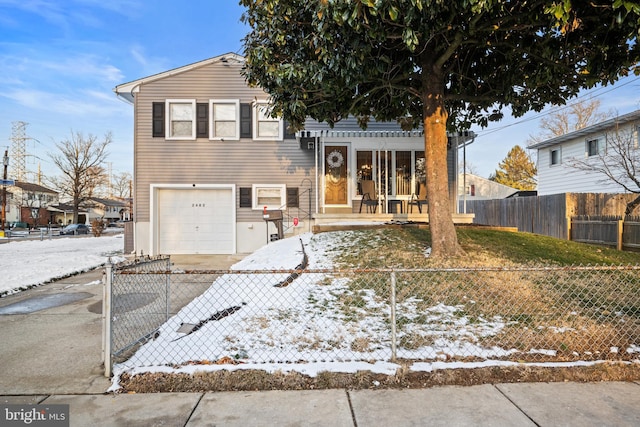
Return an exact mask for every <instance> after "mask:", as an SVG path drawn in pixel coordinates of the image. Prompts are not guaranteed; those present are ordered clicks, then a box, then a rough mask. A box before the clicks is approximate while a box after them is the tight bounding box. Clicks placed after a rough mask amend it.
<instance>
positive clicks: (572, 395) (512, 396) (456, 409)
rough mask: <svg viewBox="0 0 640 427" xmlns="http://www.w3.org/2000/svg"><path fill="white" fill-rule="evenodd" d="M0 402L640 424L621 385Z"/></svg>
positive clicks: (118, 409)
mask: <svg viewBox="0 0 640 427" xmlns="http://www.w3.org/2000/svg"><path fill="white" fill-rule="evenodd" d="M0 403H16V404H18V403H19V404H34V403H41V404H44V405H52V404H68V405H69V409H70V414H69V419H70V425H71V426H90V425H96V426H213V425H215V426H242V427H246V426H358V427H363V426H447V427H449V426H580V427H584V426H638V425H640V384H637V383H619V382H609V383H606V382H603V383H584V384H578V383H527V384H497V385H481V386H472V387H453V386H451V387H438V388H430V389H421V390H375V391H374V390H360V391H345V390H314V391H247V392H217V393H156V394H130V395H104V394H102V395H100V394H81V395H77V394H76V395H51V396H44V395H36V396H1V397H0ZM1 416H2V415H1V414H0V419H1ZM0 424H1V423H0Z"/></svg>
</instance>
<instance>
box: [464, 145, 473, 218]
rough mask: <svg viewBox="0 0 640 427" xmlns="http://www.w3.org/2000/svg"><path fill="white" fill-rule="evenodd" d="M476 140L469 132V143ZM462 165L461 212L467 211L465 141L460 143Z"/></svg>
mask: <svg viewBox="0 0 640 427" xmlns="http://www.w3.org/2000/svg"><path fill="white" fill-rule="evenodd" d="M475 140H476V133H475V132H471V142H469V144H473V141H475ZM462 165H463V168H464V170H463V171H462V172H463V173H462V206H463V208H462V211H463V213H465V214H466V213H467V141H465V142H464V144H462Z"/></svg>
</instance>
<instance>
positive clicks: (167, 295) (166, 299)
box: [165, 256, 171, 322]
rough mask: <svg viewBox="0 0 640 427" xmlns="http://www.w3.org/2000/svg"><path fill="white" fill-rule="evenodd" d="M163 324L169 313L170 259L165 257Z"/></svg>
mask: <svg viewBox="0 0 640 427" xmlns="http://www.w3.org/2000/svg"><path fill="white" fill-rule="evenodd" d="M165 276H166V278H165V304H166V310H165V322H166V321H167V320H169V313H170V311H171V257H170V256H167V265H166V267H165Z"/></svg>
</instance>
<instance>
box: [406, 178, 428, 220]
mask: <svg viewBox="0 0 640 427" xmlns="http://www.w3.org/2000/svg"><path fill="white" fill-rule="evenodd" d="M419 186H420V188H419V190H418V196H416V195H415V193H414V194H412V195H411V198H410V199H409V202H408V203H407V205H408V210H409V212H411V213H413V207H414V206H417V207H418V212H420V213H422V206H423V205H427V204H428V202H427V186H426V185H424V184H419Z"/></svg>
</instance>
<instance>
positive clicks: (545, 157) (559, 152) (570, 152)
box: [528, 110, 640, 196]
mask: <svg viewBox="0 0 640 427" xmlns="http://www.w3.org/2000/svg"><path fill="white" fill-rule="evenodd" d="M639 124H640V110H636V111H634V112H632V113H628V114H625V115H622V116H619V117H616V118H613V119H610V120H606V121H603V122H602V123H598V124H596V125H593V126H588V127H586V128H584V129H580V130H578V131H575V132H570V133H568V134H565V135H562V136H558V137H555V138H552V139H548V140H546V141H543V142H540V143H537V144H532V145H530V146H529V147H528V148H529V149H535V150H537V157H538V164H537V168H538V195H540V196H543V195H548V194H560V193H622V192H624V190H623V188H622V187H621V186H620V185H618V184H616V183H614V182H613V181H611V180H607V179H606V178H605V176H604V175H602V174H598V173H594V172H590V171H585V170H580V169H577V168H576V167H574V166H572V164H573V163H574V162H575V161H576V160H580V161H586V162H593V163H594V164H598V162H600V161H601V160H600V156H606V155H612V151H613V150H611V144H612V138H623V139H624V138H629V141H630V142H631V143H632V144H631V145H632V147H631V149H632V150H637V149H638V126H639ZM614 155H615V154H614ZM630 155H631V156H634V154H633V153H631V154H630ZM635 156H636V157H637V155H635ZM636 167H637V165H636Z"/></svg>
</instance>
